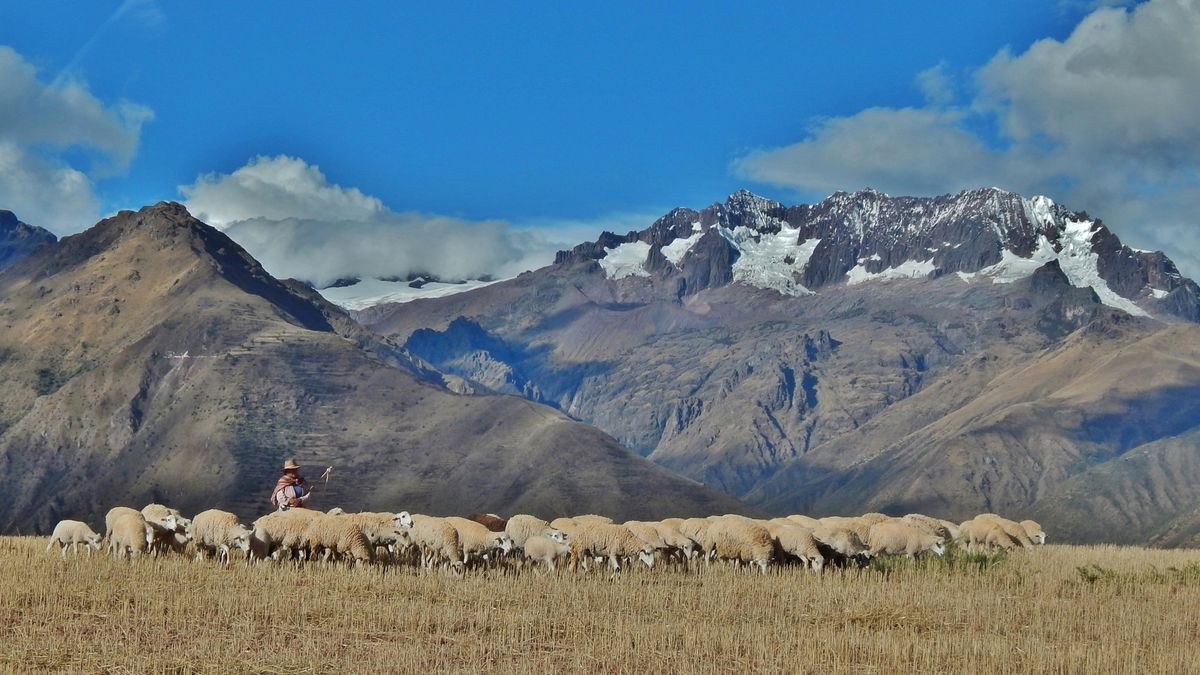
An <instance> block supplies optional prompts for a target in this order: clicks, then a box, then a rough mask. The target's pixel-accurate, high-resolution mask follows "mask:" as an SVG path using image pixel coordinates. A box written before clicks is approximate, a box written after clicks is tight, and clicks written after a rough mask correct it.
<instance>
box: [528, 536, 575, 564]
mask: <svg viewBox="0 0 1200 675" xmlns="http://www.w3.org/2000/svg"><path fill="white" fill-rule="evenodd" d="M556 533H557V535H558V536H557V537H548V536H543V535H540V534H538V535H534V536H532V537H530V538H528V539H526V540H525V548H524V551H525V558H526V560H529V561H530V562H532V563H534V564H537V563H539V562H541V563H545V564H546V570H547V571H548V572H553V571H554V570H555V566H556V564H557V563H558V561H559V560H564V559H566V558H567V557H568V556H569V555H570V554H571V547H570V546H568V545H567V544H566V543H564V541H563V539H565V537H564V535H563V534H562V533H561V532H556Z"/></svg>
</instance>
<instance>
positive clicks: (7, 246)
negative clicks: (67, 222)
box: [0, 209, 58, 268]
mask: <svg viewBox="0 0 1200 675" xmlns="http://www.w3.org/2000/svg"><path fill="white" fill-rule="evenodd" d="M57 240H58V238H57V237H55V236H54V235H53V234H51V233H50V232H49V231H48V230H44V229H42V228H40V227H34V226H33V225H26V224H25V223H22V222H21V221H20V220H17V216H16V215H15V214H14V213H13V212H12V211H5V210H3V209H0V268H4V267H7V266H8V265H11V264H12V263H14V262H16V261H17V260H19V259H21V258H23V257H25V256H26V255H29V253H30V252H32V251H34V250H36V249H38V248H39V247H41V246H45V245H47V244H53V243H54V242H55V241H57Z"/></svg>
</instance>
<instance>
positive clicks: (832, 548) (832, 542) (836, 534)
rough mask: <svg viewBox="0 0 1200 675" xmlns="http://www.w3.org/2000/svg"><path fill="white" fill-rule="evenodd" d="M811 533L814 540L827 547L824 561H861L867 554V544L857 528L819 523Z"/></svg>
mask: <svg viewBox="0 0 1200 675" xmlns="http://www.w3.org/2000/svg"><path fill="white" fill-rule="evenodd" d="M812 535H813V539H814V540H816V541H817V542H818V543H819V544H820V545H822V546H824V547H825V548H826V549H827V551H828V554H829V555H826V556H825V561H826V562H829V561H830V559H832V560H834V561H835V562H837V563H839V564H845V563H848V562H850V561H858V562H860V563H861V562H862V558H863V557H866V556H867V555H868V554H867V544H866V542H864V541H863V540H862V537H860V536H859V535H858V531H857V530H854V529H849V528H845V527H839V526H836V525H827V524H821V525H818V526H817V527H816V528H815V529H813V530H812Z"/></svg>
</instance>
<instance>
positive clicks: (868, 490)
mask: <svg viewBox="0 0 1200 675" xmlns="http://www.w3.org/2000/svg"><path fill="white" fill-rule="evenodd" d="M1198 298H1200V288H1198V287H1197V286H1196V284H1195V283H1194V282H1192V281H1191V280H1188V279H1186V278H1184V277H1182V276H1181V275H1180V274H1179V272H1178V270H1177V269H1176V268H1175V266H1174V264H1173V263H1172V262H1171V261H1170V260H1168V259H1167V258H1166V257H1165V256H1163V255H1162V254H1161V253H1156V252H1144V251H1136V250H1133V249H1130V248H1128V247H1126V246H1124V245H1123V244H1122V243H1121V242H1120V241H1119V240H1118V239H1117V237H1116V236H1115V235H1113V234H1112V232H1111V231H1109V230H1108V228H1107V227H1105V226H1104V224H1103V223H1101V222H1100V221H1098V220H1096V219H1094V218H1092V217H1091V216H1089V215H1088V214H1086V213H1077V212H1072V211H1070V210H1068V209H1066V208H1064V207H1062V206H1060V205H1056V204H1054V203H1053V202H1052V201H1050V200H1049V199H1046V198H1043V197H1034V198H1028V199H1027V198H1023V197H1021V196H1019V195H1015V194H1012V193H1007V192H1004V191H1000V190H995V189H985V190H974V191H967V192H963V193H960V194H957V195H946V196H942V197H936V198H909V197H897V198H893V197H889V196H887V195H883V194H881V193H878V192H875V191H871V190H864V191H861V192H857V193H853V194H847V193H837V194H835V195H833V196H831V197H830V198H828V199H826V200H824V201H822V202H820V203H818V204H811V205H800V206H791V207H785V206H783V205H781V204H779V203H776V202H772V201H770V200H766V199H762V198H760V197H757V196H755V195H752V194H750V193H748V192H745V191H741V192H738V193H735V194H734V195H732V196H730V197H729V199H727V200H726V201H725V202H723V203H720V204H714V205H712V206H710V207H707V208H705V209H702V210H699V211H695V210H690V209H676V210H674V211H672V212H670V213H668V214H667V215H665V216H664V217H663V218H660V219H659V220H658V221H656V222H655V223H653V224H652V225H650V226H649V227H647V228H646V229H644V230H641V231H635V232H630V233H628V234H625V235H615V234H611V233H605V234H604V235H602V236H601V237H600V239H599V240H597V241H596V242H589V243H585V244H581V245H579V246H577V247H575V248H574V249H572V250H570V251H564V252H561V253H560V254H559V256H558V258H557V261H556V263H555V264H554V265H552V266H549V267H546V268H543V269H541V270H537V271H535V272H532V273H528V274H525V275H521V276H520V277H518V278H516V279H513V280H509V281H505V282H500V283H496V284H492V285H490V286H487V287H485V288H481V289H477V290H474V291H471V292H468V293H463V294H460V295H454V296H450V297H444V298H438V299H432V300H418V301H414V302H411V303H406V304H403V305H381V306H377V307H373V308H370V309H366V310H363V311H360V312H357V313H356V314H355V315H356V316H357V317H358V318H359V319H360V320H361V321H362V322H364V323H365V324H367V325H369V326H370V327H371V328H372V329H374V330H375V331H376V332H380V333H382V334H385V335H388V336H390V337H391V338H392V339H394V340H395V341H396V342H397V343H398V344H399V343H403V344H405V346H407V347H408V348H409V349H411V350H412V351H413V352H414V353H415V354H417V355H418V356H420V357H421V358H424V359H426V360H428V361H429V362H430V363H432V364H434V365H435V366H436V367H438V368H440V369H443V370H445V371H447V372H450V373H453V374H456V375H460V376H462V377H464V378H466V379H468V380H470V381H472V382H474V383H476V384H478V385H480V386H484V387H488V388H490V389H493V390H496V391H504V392H510V393H519V394H522V395H524V396H527V397H529V398H532V399H534V400H539V401H545V402H547V403H550V404H551V405H555V406H557V407H559V408H560V409H561V410H563V411H565V412H567V413H568V414H570V415H571V416H573V417H575V418H577V419H580V420H582V421H585V422H588V423H591V424H594V425H596V426H598V427H600V428H601V429H604V430H605V431H607V432H609V433H611V434H613V435H614V436H615V437H617V438H618V439H619V440H621V441H622V442H623V443H624V444H626V445H628V446H629V447H631V448H634V449H635V450H637V451H638V452H640V453H642V454H643V455H646V456H647V457H649V458H650V459H652V460H654V461H656V462H658V463H660V464H662V465H664V466H667V467H670V468H672V469H674V470H676V471H678V472H680V473H683V474H684V475H688V476H691V477H693V478H695V479H697V480H700V481H703V482H705V483H708V484H710V485H713V486H716V487H719V488H721V489H722V490H724V491H726V492H728V493H729V494H732V495H736V496H739V497H742V498H745V499H747V500H749V501H751V502H752V503H753V504H755V505H758V506H761V507H764V508H767V509H769V510H773V511H778V512H782V511H790V510H806V511H810V512H813V513H818V514H819V513H831V512H835V511H843V512H844V511H857V510H867V509H869V508H878V509H882V510H896V511H903V510H906V509H911V508H917V507H922V508H927V509H930V510H935V511H941V512H944V513H946V514H947V515H954V516H957V515H959V514H963V515H965V514H966V513H969V512H972V511H978V510H983V509H984V508H985V507H989V506H990V507H994V508H996V509H1002V510H1005V511H1008V512H1010V513H1018V514H1021V513H1037V514H1039V515H1040V516H1042V517H1043V518H1045V519H1046V520H1048V521H1049V522H1050V523H1051V524H1052V525H1054V526H1057V527H1059V530H1058V531H1059V532H1060V533H1064V534H1067V535H1068V536H1071V537H1074V538H1077V539H1080V540H1095V539H1098V538H1103V537H1101V536H1100V535H1099V534H1098V532H1099V530H1102V529H1104V528H1109V527H1115V526H1116V521H1115V520H1103V521H1099V522H1098V523H1097V524H1096V525H1095V527H1094V528H1093V529H1091V530H1089V529H1086V528H1071V527H1068V520H1069V516H1068V515H1067V514H1068V509H1067V508H1065V507H1062V508H1059V507H1054V506H1051V505H1052V504H1056V503H1059V502H1061V501H1062V500H1063V499H1066V498H1065V497H1062V495H1063V494H1064V493H1062V492H1061V490H1063V489H1066V488H1065V487H1063V486H1064V485H1067V483H1068V481H1070V480H1075V481H1077V482H1079V481H1084V480H1091V479H1088V478H1087V475H1091V474H1088V472H1089V471H1093V470H1094V471H1095V472H1099V473H1097V474H1096V475H1100V474H1103V473H1104V472H1101V471H1100V469H1099V467H1101V466H1102V465H1104V464H1106V463H1109V462H1112V461H1114V460H1118V459H1121V458H1122V457H1124V456H1126V455H1127V454H1128V453H1129V452H1131V451H1133V450H1135V449H1140V448H1142V447H1143V446H1147V447H1150V445H1149V444H1153V443H1156V442H1160V441H1161V442H1163V443H1167V439H1170V438H1183V437H1186V434H1187V433H1188V430H1189V429H1191V428H1193V427H1197V426H1200V406H1198V405H1197V404H1196V403H1194V401H1195V400H1198V399H1196V397H1195V396H1193V395H1192V392H1194V390H1195V387H1197V385H1198V384H1200V373H1198V372H1196V371H1194V370H1193V369H1192V368H1191V365H1190V363H1191V361H1190V358H1191V357H1190V356H1188V355H1187V352H1186V350H1184V352H1183V355H1182V356H1180V355H1179V353H1178V352H1179V350H1182V349H1183V348H1184V346H1186V345H1187V344H1188V341H1189V340H1192V342H1193V343H1195V342H1198V341H1196V340H1195V338H1196V337H1197V336H1198V333H1197V328H1196V326H1195V325H1194V324H1193V323H1192V322H1195V321H1197V320H1198V319H1200V302H1198ZM1130 345H1142V346H1141V347H1140V348H1139V349H1134V348H1133V347H1132V346H1130ZM1154 345H1159V346H1158V347H1157V348H1155V347H1153V346H1154ZM1162 345H1166V346H1165V347H1164V346H1162ZM1123 348H1127V349H1128V351H1126V352H1120V353H1122V354H1125V357H1124V358H1129V359H1131V360H1130V361H1129V362H1128V364H1130V365H1129V368H1137V369H1141V370H1140V371H1138V372H1135V371H1133V370H1127V371H1124V374H1125V375H1126V376H1127V377H1128V378H1129V379H1131V380H1138V379H1141V378H1142V376H1141V375H1140V374H1139V373H1145V374H1146V375H1148V377H1145V378H1144V379H1145V381H1144V383H1143V385H1144V386H1143V387H1142V388H1141V389H1137V390H1129V389H1126V388H1123V387H1124V382H1123V381H1121V380H1116V379H1112V378H1105V377H1101V376H1100V375H1102V374H1103V372H1117V370H1116V369H1109V370H1108V371H1103V372H1098V373H1097V374H1096V376H1095V377H1089V378H1081V379H1078V380H1069V378H1068V379H1063V378H1064V377H1066V376H1065V375H1061V374H1060V375H1056V376H1055V378H1057V379H1055V378H1051V379H1049V380H1045V379H1043V378H1044V377H1048V376H1046V375H1044V373H1046V372H1051V371H1052V370H1053V368H1060V367H1062V364H1064V363H1073V364H1075V365H1076V366H1077V367H1080V368H1082V367H1083V366H1085V365H1089V364H1094V363H1101V362H1106V361H1105V359H1106V358H1109V357H1110V356H1111V355H1112V354H1113V353H1116V352H1112V351H1111V350H1119V349H1123ZM1064 350H1065V351H1064ZM1060 352H1062V353H1066V354H1071V355H1073V356H1070V357H1068V356H1063V355H1060ZM1056 355H1057V356H1056ZM1112 358H1117V357H1112ZM1072 359H1074V360H1072ZM1052 366H1053V368H1052ZM1048 369H1049V370H1048ZM1055 372H1057V371H1055ZM1168 374H1170V377H1168V376H1167V375H1168ZM1079 391H1082V392H1084V393H1082V394H1079V393H1078V392H1079ZM997 392H1011V393H1013V397H1010V398H1005V397H1004V396H1002V395H1000V394H998V393H997ZM1063 392H1076V393H1075V394H1072V395H1070V396H1066V395H1064V393H1063ZM1042 409H1044V410H1046V411H1047V414H1046V415H1045V416H1044V417H1038V416H1037V415H1036V414H1035V412H1036V411H1038V410H1042ZM1114 411H1116V412H1114ZM993 417H995V418H996V419H995V420H993V422H990V423H988V424H984V423H983V422H981V420H983V419H988V420H990V419H992V418H993ZM1097 420H1098V421H1097ZM1181 435H1182V436H1181ZM1171 447H1173V448H1176V450H1177V451H1178V448H1179V447H1180V446H1179V445H1178V444H1176V445H1173V446H1171ZM1018 457H1020V458H1022V459H1021V461H1017V458H1018ZM1164 461H1165V460H1164ZM1118 466H1125V465H1116V464H1114V465H1112V466H1110V467H1109V469H1108V470H1107V471H1116V470H1117V467H1118ZM1135 466H1136V465H1134V464H1130V465H1129V467H1135ZM989 467H990V468H989ZM997 467H998V468H997ZM1133 470H1134V469H1133V468H1128V467H1127V468H1125V469H1123V470H1122V472H1121V473H1122V475H1126V476H1128V478H1126V479H1125V480H1133V478H1132V476H1133V474H1131V473H1130V472H1131V471H1133ZM1160 487H1161V488H1162V489H1167V490H1168V491H1169V489H1168V488H1167V487H1166V486H1160ZM1179 489H1180V490H1183V491H1184V492H1186V493H1188V494H1190V495H1193V496H1196V495H1200V490H1195V489H1192V488H1188V487H1186V486H1183V487H1180V488H1179ZM1172 494H1175V493H1172ZM1189 498H1190V497H1189ZM1113 499H1114V500H1115V501H1116V502H1118V503H1121V504H1122V508H1127V509H1129V511H1130V512H1137V513H1142V514H1143V515H1142V516H1139V517H1141V518H1143V519H1145V520H1147V521H1148V520H1153V519H1157V520H1156V521H1155V522H1159V521H1163V522H1165V521H1164V519H1167V520H1169V519H1171V518H1174V517H1175V516H1176V515H1177V514H1178V513H1179V509H1178V508H1175V506H1178V505H1179V504H1183V503H1184V501H1185V500H1184V498H1183V497H1182V496H1179V495H1178V494H1176V498H1175V499H1174V500H1173V501H1170V502H1169V504H1170V505H1172V506H1170V508H1168V506H1166V505H1167V504H1168V502H1167V501H1163V500H1159V501H1158V502H1156V503H1151V501H1150V500H1148V499H1143V498H1142V497H1141V496H1138V495H1136V494H1134V493H1131V492H1130V491H1126V492H1124V493H1121V494H1120V498H1119V499H1117V498H1115V497H1114V498H1113ZM1068 501H1069V500H1068ZM1155 504H1157V506H1156V505H1155ZM1179 508H1182V507H1179ZM1159 529H1161V530H1162V531H1164V532H1165V531H1167V530H1169V529H1170V527H1168V526H1166V525H1163V524H1162V523H1161V522H1160V525H1159ZM1151 536H1152V535H1150V534H1146V535H1145V536H1144V537H1142V538H1141V539H1140V540H1148V539H1150V538H1151ZM1155 536H1157V535H1155ZM1179 536H1188V535H1186V533H1185V534H1180V535H1179ZM1163 541H1166V540H1165V539H1164V540H1163Z"/></svg>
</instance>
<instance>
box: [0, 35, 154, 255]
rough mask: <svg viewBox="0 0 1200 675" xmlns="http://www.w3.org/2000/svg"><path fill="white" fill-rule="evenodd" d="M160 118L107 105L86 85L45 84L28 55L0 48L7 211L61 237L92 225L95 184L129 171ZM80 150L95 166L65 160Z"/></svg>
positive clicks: (0, 197) (0, 180)
mask: <svg viewBox="0 0 1200 675" xmlns="http://www.w3.org/2000/svg"><path fill="white" fill-rule="evenodd" d="M152 118H153V113H152V112H151V111H150V109H149V108H146V107H144V106H140V105H137V104H134V103H130V102H128V101H119V102H117V103H116V104H113V105H106V104H104V103H102V102H101V101H100V100H98V99H97V98H96V97H95V96H93V95H92V94H91V93H90V92H89V91H88V89H87V87H86V86H85V85H84V84H83V83H81V82H78V81H74V80H70V79H63V80H62V81H58V82H55V83H53V84H45V83H43V82H42V81H41V80H39V79H38V73H37V70H36V69H35V68H34V67H33V66H32V65H30V64H29V63H27V62H26V61H25V60H24V59H23V58H22V57H21V55H20V54H18V53H17V52H16V51H14V50H13V49H12V48H10V47H6V46H0V208H6V209H9V210H11V211H13V212H15V213H16V214H17V216H18V217H20V218H21V219H22V220H24V221H26V222H29V223H32V224H35V225H41V226H43V227H47V228H49V229H52V230H56V231H58V232H66V231H73V230H78V229H81V228H82V227H85V226H87V225H90V224H92V222H93V221H94V220H95V218H96V216H97V213H98V200H97V199H96V197H95V194H94V186H93V183H92V177H94V176H102V175H106V174H108V173H111V172H114V171H123V170H124V169H125V168H126V167H127V166H128V164H129V162H130V160H131V159H132V158H133V156H134V154H135V153H136V152H137V147H138V138H139V136H140V133H141V127H142V124H144V123H145V122H147V121H148V120H150V119H152ZM80 149H82V150H84V151H85V152H86V153H90V156H91V159H92V162H91V165H90V166H87V167H76V166H72V165H71V164H70V163H69V162H68V161H67V160H66V159H65V157H64V155H65V151H67V150H80Z"/></svg>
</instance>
